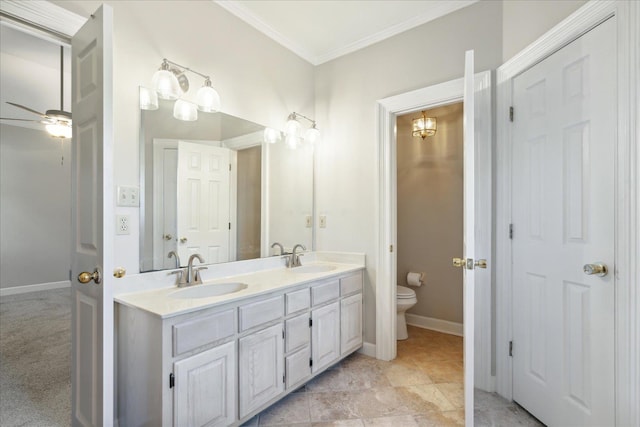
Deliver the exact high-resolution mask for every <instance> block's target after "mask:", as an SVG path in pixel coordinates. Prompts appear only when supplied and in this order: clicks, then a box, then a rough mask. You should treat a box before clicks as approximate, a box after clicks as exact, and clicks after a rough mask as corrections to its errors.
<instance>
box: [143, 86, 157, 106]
mask: <svg viewBox="0 0 640 427" xmlns="http://www.w3.org/2000/svg"><path fill="white" fill-rule="evenodd" d="M140 109H141V110H157V109H158V93H157V92H155V91H153V90H150V89H149V88H146V87H143V86H140Z"/></svg>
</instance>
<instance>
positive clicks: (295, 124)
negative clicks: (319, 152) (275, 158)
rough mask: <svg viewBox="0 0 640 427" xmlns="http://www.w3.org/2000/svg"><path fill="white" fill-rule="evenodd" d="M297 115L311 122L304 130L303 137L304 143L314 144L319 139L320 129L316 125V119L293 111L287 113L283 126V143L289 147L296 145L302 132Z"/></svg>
mask: <svg viewBox="0 0 640 427" xmlns="http://www.w3.org/2000/svg"><path fill="white" fill-rule="evenodd" d="M298 117H302V118H303V119H306V120H308V121H310V122H311V127H309V128H308V129H307V130H306V131H305V132H304V137H303V139H304V141H305V142H306V143H309V144H311V145H315V144H316V143H317V142H319V141H320V131H319V130H318V128H317V127H316V121H315V120H313V119H310V118H309V117H307V116H305V115H302V114H300V113H296V112H295V111H294V112H293V113H291V114H289V117H288V118H287V124H286V125H285V127H284V137H285V143H286V144H287V146H289V148H296V147H297V146H298V144H299V142H300V136H301V132H302V124H301V123H300V121H298Z"/></svg>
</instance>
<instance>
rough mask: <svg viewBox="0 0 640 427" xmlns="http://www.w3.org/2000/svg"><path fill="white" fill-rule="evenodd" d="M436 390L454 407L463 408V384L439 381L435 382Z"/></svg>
mask: <svg viewBox="0 0 640 427" xmlns="http://www.w3.org/2000/svg"><path fill="white" fill-rule="evenodd" d="M436 387H438V390H440V392H441V393H442V394H444V397H446V398H447V400H448V401H449V402H451V403H452V404H453V406H454V407H456V408H464V384H462V383H440V384H437V385H436Z"/></svg>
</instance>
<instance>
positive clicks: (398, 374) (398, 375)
mask: <svg viewBox="0 0 640 427" xmlns="http://www.w3.org/2000/svg"><path fill="white" fill-rule="evenodd" d="M384 375H385V377H386V378H387V380H388V381H389V383H390V384H391V385H392V386H394V387H398V386H403V385H416V384H431V383H432V382H433V381H431V378H429V375H427V374H425V373H424V372H422V371H420V370H418V369H417V367H416V366H415V364H413V366H411V365H405V364H393V365H390V366H388V367H387V368H386V369H385V370H384Z"/></svg>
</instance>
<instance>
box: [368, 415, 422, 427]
mask: <svg viewBox="0 0 640 427" xmlns="http://www.w3.org/2000/svg"><path fill="white" fill-rule="evenodd" d="M363 421H364V425H365V427H418V423H417V422H416V420H415V419H414V418H413V416H411V415H400V416H395V417H381V418H365V419H364V420H363Z"/></svg>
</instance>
